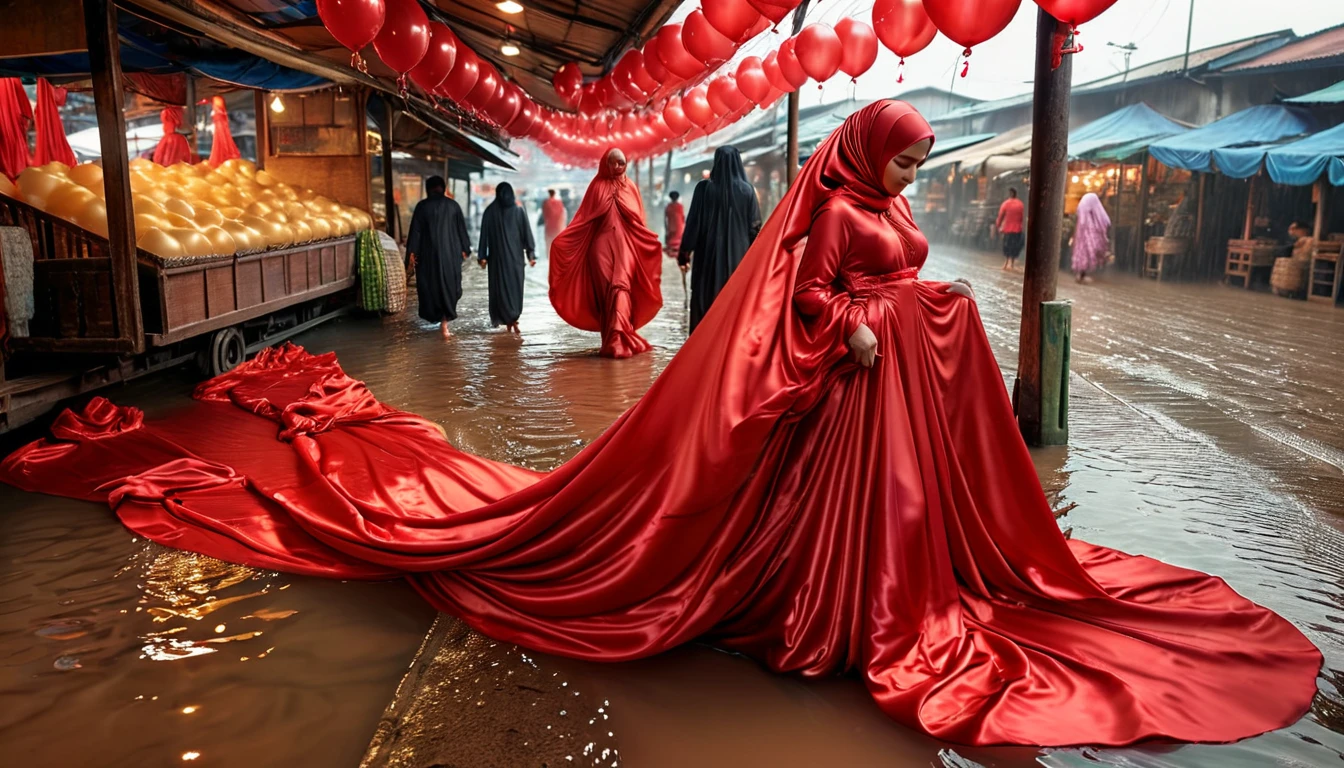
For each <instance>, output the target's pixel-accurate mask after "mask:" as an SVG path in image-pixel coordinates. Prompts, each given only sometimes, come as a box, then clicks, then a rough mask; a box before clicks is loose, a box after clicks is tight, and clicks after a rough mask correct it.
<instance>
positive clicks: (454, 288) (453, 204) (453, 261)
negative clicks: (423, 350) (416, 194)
mask: <svg viewBox="0 0 1344 768" xmlns="http://www.w3.org/2000/svg"><path fill="white" fill-rule="evenodd" d="M447 189H448V185H447V184H446V183H444V181H443V177H442V176H431V177H430V178H429V180H427V181H426V182H425V199H424V200H421V201H420V202H419V203H417V204H416V206H415V213H414V214H412V215H411V228H410V231H409V232H408V233H407V236H406V260H407V265H408V266H414V267H415V268H416V273H415V288H416V293H418V294H419V296H420V307H419V312H420V317H421V318H422V319H424V320H427V321H429V322H431V323H438V324H439V331H440V332H441V333H442V334H443V337H444V338H445V339H447V338H451V337H452V335H453V334H452V333H451V332H450V331H449V330H448V323H449V321H451V320H456V319H457V302H458V300H459V299H461V298H462V262H463V261H464V260H465V259H466V258H467V257H468V256H470V255H471V237H470V236H469V235H468V234H467V220H466V218H465V217H464V216H463V215H462V208H461V207H460V206H458V204H457V201H456V200H453V199H452V198H451V197H448V196H447V195H445V194H444V193H445V192H446V191H447Z"/></svg>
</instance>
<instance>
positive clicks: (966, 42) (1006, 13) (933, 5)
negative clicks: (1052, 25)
mask: <svg viewBox="0 0 1344 768" xmlns="http://www.w3.org/2000/svg"><path fill="white" fill-rule="evenodd" d="M1021 5H1022V0H924V10H925V11H927V12H928V14H929V18H930V19H933V24H934V26H936V27H938V31H939V32H942V33H943V34H944V35H946V36H947V37H948V38H950V39H951V40H952V42H954V43H957V44H958V45H963V46H965V47H966V49H967V50H970V48H971V47H972V46H976V45H979V44H980V43H983V42H985V41H986V40H988V39H990V38H991V37H993V36H995V35H997V34H999V33H1000V32H1002V31H1003V29H1004V27H1007V26H1008V22H1010V21H1012V20H1013V16H1015V15H1017V9H1018V7H1019V6H1021Z"/></svg>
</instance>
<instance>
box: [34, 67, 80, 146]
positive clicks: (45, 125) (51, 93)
mask: <svg viewBox="0 0 1344 768" xmlns="http://www.w3.org/2000/svg"><path fill="white" fill-rule="evenodd" d="M64 105H65V89H64V88H53V87H52V85H51V83H49V82H47V81H46V79H45V78H43V79H39V80H38V81H37V110H36V112H35V115H34V116H35V118H36V121H37V148H36V150H34V152H33V165H46V164H47V163H50V162H62V163H65V164H66V165H75V164H76V163H77V162H78V161H77V160H75V153H74V151H73V150H71V149H70V142H68V141H66V139H65V125H64V124H63V123H61V112H60V108H61V107H62V106H64Z"/></svg>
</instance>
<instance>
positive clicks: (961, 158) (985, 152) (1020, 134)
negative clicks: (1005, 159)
mask: <svg viewBox="0 0 1344 768" xmlns="http://www.w3.org/2000/svg"><path fill="white" fill-rule="evenodd" d="M934 146H935V147H936V146H938V143H937V142H936V141H935V142H934ZM1030 148H1031V126H1030V125H1024V126H1021V127H1019V128H1014V129H1012V130H1011V131H1004V132H1003V133H1001V134H999V135H998V136H996V137H994V138H992V139H988V140H986V141H982V142H980V143H978V144H973V145H971V146H967V147H963V148H961V149H955V150H952V151H951V152H948V153H947V154H945V155H939V156H937V157H933V158H931V159H930V160H929V161H928V162H926V163H924V168H923V170H924V172H925V173H928V172H930V171H936V170H938V169H940V168H949V167H951V166H953V165H956V164H957V163H960V164H961V170H962V171H963V172H964V173H974V172H976V171H978V170H980V166H981V165H984V164H985V163H986V162H987V161H989V160H990V159H991V158H995V157H1000V156H1004V155H1017V154H1021V153H1022V152H1023V151H1024V150H1027V149H1030Z"/></svg>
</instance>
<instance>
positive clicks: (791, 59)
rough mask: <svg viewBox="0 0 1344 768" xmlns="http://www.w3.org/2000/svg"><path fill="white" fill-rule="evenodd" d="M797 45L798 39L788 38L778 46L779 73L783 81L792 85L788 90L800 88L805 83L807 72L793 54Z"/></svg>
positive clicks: (795, 54)
mask: <svg viewBox="0 0 1344 768" xmlns="http://www.w3.org/2000/svg"><path fill="white" fill-rule="evenodd" d="M797 44H798V38H796V37H790V38H789V39H788V40H785V41H784V43H783V44H782V45H780V46H779V71H780V72H781V73H783V75H784V79H785V80H786V81H787V82H788V83H789V85H792V86H793V88H792V89H790V90H797V89H799V88H802V87H803V85H805V84H806V83H807V71H806V70H804V69H803V65H802V64H801V63H799V61H798V55H797V53H796V52H795V46H797Z"/></svg>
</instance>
